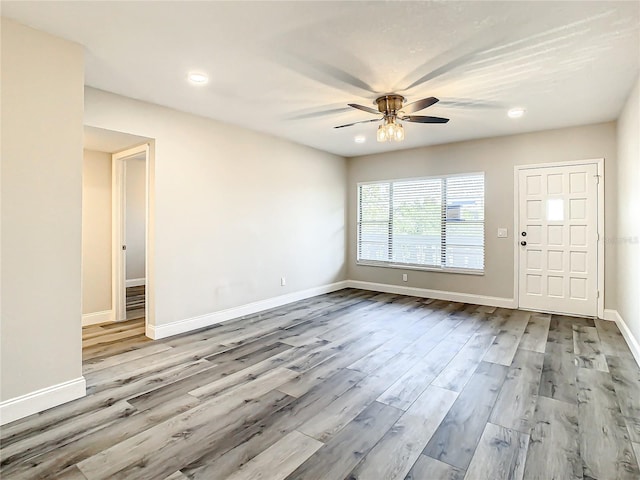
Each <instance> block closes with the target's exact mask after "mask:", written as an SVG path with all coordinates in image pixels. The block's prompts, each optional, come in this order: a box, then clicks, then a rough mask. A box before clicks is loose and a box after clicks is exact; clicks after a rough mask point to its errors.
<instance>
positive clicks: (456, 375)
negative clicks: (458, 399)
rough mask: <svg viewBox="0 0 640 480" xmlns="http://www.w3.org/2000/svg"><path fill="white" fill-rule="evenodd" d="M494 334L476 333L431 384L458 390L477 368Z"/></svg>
mask: <svg viewBox="0 0 640 480" xmlns="http://www.w3.org/2000/svg"><path fill="white" fill-rule="evenodd" d="M495 338H496V337H495V335H491V334H487V333H477V334H474V335H473V337H471V340H469V342H468V343H467V344H466V345H465V346H464V347H462V349H461V350H460V351H459V352H458V354H457V355H456V356H455V357H454V358H453V360H451V362H450V363H449V364H448V365H447V366H446V368H445V369H444V370H442V372H440V374H439V375H438V376H437V377H436V379H435V380H434V381H433V385H435V386H437V387H442V388H446V389H448V390H453V391H455V392H460V391H461V390H462V389H463V388H464V386H465V385H466V384H467V382H468V381H469V379H470V378H471V377H472V375H473V373H474V372H475V371H476V368H478V365H479V364H480V361H481V360H482V357H484V356H485V354H486V353H487V350H488V349H489V348H490V347H491V344H492V343H493V341H494V340H495Z"/></svg>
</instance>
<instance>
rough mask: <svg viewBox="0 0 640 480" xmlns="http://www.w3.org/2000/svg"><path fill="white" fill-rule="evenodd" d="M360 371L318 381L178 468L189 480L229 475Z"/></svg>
mask: <svg viewBox="0 0 640 480" xmlns="http://www.w3.org/2000/svg"><path fill="white" fill-rule="evenodd" d="M363 376H364V374H363V373H362V372H357V371H354V370H341V371H339V372H338V373H337V374H336V375H334V376H333V377H331V378H330V379H329V380H328V381H326V382H323V383H320V384H318V385H317V386H315V387H313V388H312V389H311V390H310V391H309V392H307V393H306V394H304V395H303V396H302V397H300V398H298V399H296V400H294V401H293V402H291V403H290V404H288V405H286V406H285V407H284V408H283V409H281V410H279V411H278V412H275V413H274V414H272V415H270V416H269V417H268V418H267V419H265V420H264V421H263V422H260V423H258V424H255V425H252V426H248V427H247V428H242V429H238V431H236V432H229V433H227V434H226V435H225V438H224V441H221V442H218V443H217V444H216V445H215V447H214V448H210V449H209V450H208V451H207V453H206V454H205V455H203V456H202V457H200V458H199V459H198V460H196V461H194V462H191V463H190V464H189V465H188V466H187V467H185V468H183V469H182V471H183V472H185V474H187V475H188V476H189V478H191V479H193V480H210V479H212V478H225V477H226V476H229V475H232V474H233V473H234V472H235V471H236V470H237V469H239V468H240V467H241V466H242V465H244V464H245V463H247V462H249V461H250V460H251V459H252V458H254V457H255V456H256V455H259V454H260V453H261V452H262V451H263V450H264V449H265V448H268V447H269V446H271V445H273V444H274V443H275V442H277V441H278V440H280V439H281V438H282V437H284V436H285V435H286V434H287V433H289V432H291V431H293V430H294V429H296V428H297V427H298V426H300V425H301V424H303V423H304V422H305V421H307V420H309V419H310V418H312V417H313V416H314V415H315V414H316V413H317V412H318V411H321V410H322V409H323V408H325V407H326V406H327V405H328V404H329V403H331V402H332V401H333V400H335V399H336V398H338V397H339V396H340V395H342V394H343V393H344V392H346V391H347V390H349V389H350V388H352V387H353V386H354V385H355V384H356V383H357V382H358V381H359V380H360V379H362V377H363Z"/></svg>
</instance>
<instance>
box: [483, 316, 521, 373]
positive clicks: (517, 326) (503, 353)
mask: <svg viewBox="0 0 640 480" xmlns="http://www.w3.org/2000/svg"><path fill="white" fill-rule="evenodd" d="M530 318H531V312H523V311H521V310H514V311H513V312H512V314H511V315H510V316H509V319H508V322H507V323H506V324H505V325H504V326H503V327H502V328H500V330H499V331H498V332H497V333H496V337H495V340H494V341H493V345H491V347H490V348H489V350H488V351H487V354H486V355H485V356H484V358H483V360H484V361H485V362H492V363H498V364H500V365H506V366H509V365H511V362H512V361H513V357H514V356H515V354H516V350H517V349H518V344H519V343H520V339H521V338H522V335H523V334H524V330H525V328H526V327H527V324H528V323H529V319H530Z"/></svg>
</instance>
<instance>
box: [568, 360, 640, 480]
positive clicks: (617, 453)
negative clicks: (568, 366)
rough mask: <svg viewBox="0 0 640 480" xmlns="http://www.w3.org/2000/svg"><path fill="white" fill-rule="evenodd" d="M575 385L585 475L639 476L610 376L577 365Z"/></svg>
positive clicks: (639, 471) (617, 477) (605, 476)
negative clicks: (576, 385)
mask: <svg viewBox="0 0 640 480" xmlns="http://www.w3.org/2000/svg"><path fill="white" fill-rule="evenodd" d="M578 389H579V391H578V426H579V432H580V455H581V457H582V461H583V463H584V474H585V476H586V475H588V476H590V477H592V478H597V479H600V478H607V479H608V478H615V479H619V480H626V479H629V480H631V479H636V480H637V479H638V478H640V469H638V464H637V462H636V459H635V455H634V453H633V451H632V447H631V441H630V440H629V433H628V431H627V427H626V424H625V421H624V418H623V416H622V412H621V411H620V407H619V406H618V402H617V400H616V396H615V393H614V392H615V389H614V386H613V382H612V380H611V377H610V376H609V375H608V374H607V373H606V372H600V371H598V370H591V369H587V368H580V369H578Z"/></svg>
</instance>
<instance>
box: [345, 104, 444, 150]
mask: <svg viewBox="0 0 640 480" xmlns="http://www.w3.org/2000/svg"><path fill="white" fill-rule="evenodd" d="M404 102H405V98H404V97H403V96H402V95H397V94H395V93H392V94H389V95H383V96H382V97H378V98H376V101H375V102H374V103H375V104H376V105H377V106H378V110H375V109H373V108H370V107H365V106H364V105H358V104H356V103H349V104H348V105H349V106H350V107H352V108H357V109H358V110H362V111H364V112H368V113H373V114H374V115H379V114H382V117H380V118H374V119H372V120H362V121H360V122H354V123H347V124H346V125H339V126H337V127H333V128H344V127H350V126H352V125H357V124H359V123H369V122H380V121H383V122H384V123H383V124H382V125H380V126H379V127H378V132H377V134H376V139H377V140H378V142H385V141H392V140H393V141H396V142H401V141H402V140H404V127H403V126H402V124H401V123H399V120H402V121H403V122H414V123H447V122H448V121H449V119H448V118H442V117H428V116H424V115H409V114H411V113H415V112H418V111H420V110H423V109H425V108H427V107H430V106H431V105H433V104H434V103H437V102H438V99H437V98H435V97H428V98H423V99H422V100H418V101H416V102H413V103H409V104H408V105H404V106H403V104H404Z"/></svg>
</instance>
